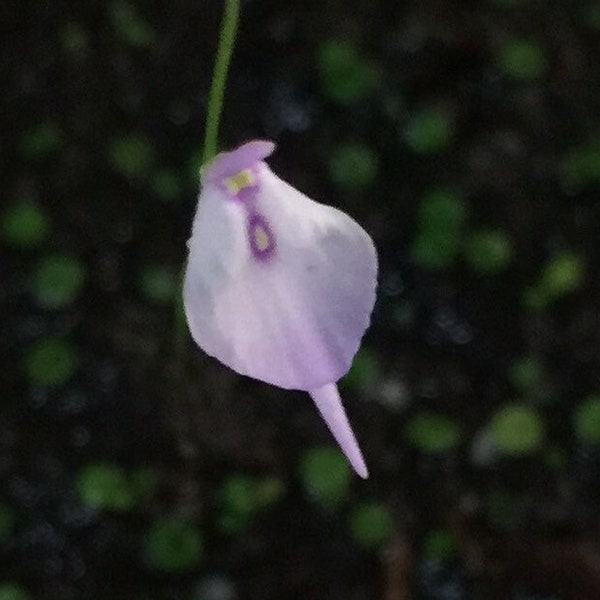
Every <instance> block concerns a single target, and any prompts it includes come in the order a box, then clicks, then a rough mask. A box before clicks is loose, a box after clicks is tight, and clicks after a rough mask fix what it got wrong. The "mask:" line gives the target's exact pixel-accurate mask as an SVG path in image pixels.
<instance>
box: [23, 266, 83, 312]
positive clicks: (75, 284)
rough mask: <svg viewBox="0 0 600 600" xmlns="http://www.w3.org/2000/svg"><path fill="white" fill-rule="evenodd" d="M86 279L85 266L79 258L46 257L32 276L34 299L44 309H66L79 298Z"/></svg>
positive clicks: (31, 285)
mask: <svg viewBox="0 0 600 600" xmlns="http://www.w3.org/2000/svg"><path fill="white" fill-rule="evenodd" d="M85 277H86V274H85V267H84V264H83V263H82V262H81V261H80V260H79V259H78V258H77V257H75V256H69V255H67V254H52V255H50V256H45V257H44V258H42V259H41V260H40V261H39V262H38V264H37V266H36V267H35V269H34V270H33V273H32V275H31V282H30V287H31V292H32V295H33V298H34V299H35V301H36V303H37V304H38V305H39V306H41V307H42V308H46V309H58V308H64V307H66V306H68V305H69V304H71V303H73V302H74V301H75V300H76V299H77V298H78V297H79V295H80V293H81V290H82V288H83V284H84V282H85Z"/></svg>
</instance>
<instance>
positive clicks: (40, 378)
mask: <svg viewBox="0 0 600 600" xmlns="http://www.w3.org/2000/svg"><path fill="white" fill-rule="evenodd" d="M78 367H79V352H78V350H77V348H76V346H74V345H73V344H72V343H71V342H70V341H69V340H66V339H64V338H55V337H48V338H42V339H40V340H37V341H36V342H34V343H33V344H31V345H30V346H29V347H28V348H27V350H26V351H25V356H24V357H23V369H24V371H25V374H26V375H27V378H28V379H29V382H30V383H32V384H34V385H39V386H42V387H53V386H58V385H62V384H64V383H66V382H67V381H68V380H69V379H71V377H72V376H73V375H74V374H75V372H76V371H77V369H78Z"/></svg>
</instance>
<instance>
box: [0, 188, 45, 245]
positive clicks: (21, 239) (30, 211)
mask: <svg viewBox="0 0 600 600" xmlns="http://www.w3.org/2000/svg"><path fill="white" fill-rule="evenodd" d="M49 233H50V220H49V219H48V217H47V216H46V213H45V212H44V211H43V210H42V209H41V208H40V207H39V206H38V205H37V204H35V203H34V202H29V201H27V200H17V201H16V202H14V203H13V204H11V205H10V206H9V207H8V208H7V209H6V210H5V211H4V214H3V215H2V237H3V238H4V240H5V241H6V242H7V243H8V244H10V245H11V246H19V247H21V248H33V247H35V246H39V245H40V244H41V243H42V242H43V241H44V240H45V239H46V238H47V237H48V234H49Z"/></svg>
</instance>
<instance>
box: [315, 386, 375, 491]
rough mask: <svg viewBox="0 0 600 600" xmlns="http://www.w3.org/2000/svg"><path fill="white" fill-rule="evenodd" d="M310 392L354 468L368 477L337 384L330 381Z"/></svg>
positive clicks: (362, 475)
mask: <svg viewBox="0 0 600 600" xmlns="http://www.w3.org/2000/svg"><path fill="white" fill-rule="evenodd" d="M309 394H310V397H311V398H312V399H313V401H314V403H315V404H316V405H317V409H318V410H319V412H320V413H321V416H322V417H323V420H324V421H325V423H327V427H328V428H329V431H331V433H332V434H333V437H334V438H335V440H336V442H337V443H338V444H339V445H340V448H341V449H342V452H343V453H344V454H345V455H346V458H347V459H348V461H349V462H350V464H351V465H352V468H353V469H354V470H355V471H356V473H357V474H358V475H360V476H361V477H362V478H363V479H366V478H367V477H368V476H369V471H368V470H367V465H366V464H365V459H364V458H363V455H362V452H361V451H360V448H359V447H358V442H357V441H356V438H355V437H354V433H353V431H352V428H351V427H350V423H349V422H348V417H347V416H346V411H345V410H344V406H343V405H342V400H341V398H340V394H339V392H338V389H337V385H336V384H335V383H328V384H327V385H324V386H323V387H320V388H318V389H316V390H310V391H309Z"/></svg>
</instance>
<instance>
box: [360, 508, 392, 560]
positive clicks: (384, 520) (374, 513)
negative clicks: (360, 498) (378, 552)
mask: <svg viewBox="0 0 600 600" xmlns="http://www.w3.org/2000/svg"><path fill="white" fill-rule="evenodd" d="M392 528H393V519H392V515H391V513H390V511H389V509H388V508H387V507H386V506H385V505H383V504H376V503H369V504H360V505H359V506H357V507H356V508H354V510H353V511H352V513H351V514H350V534H351V535H352V539H353V540H354V541H355V542H356V543H357V544H358V545H359V546H362V547H363V548H367V549H371V548H378V547H380V546H382V545H383V544H385V543H386V542H387V541H388V539H389V538H390V535H391V534H392Z"/></svg>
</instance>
